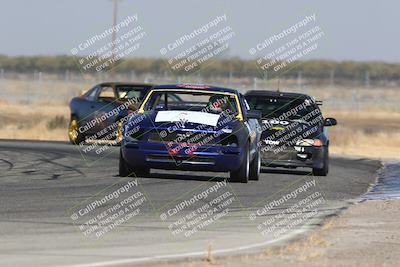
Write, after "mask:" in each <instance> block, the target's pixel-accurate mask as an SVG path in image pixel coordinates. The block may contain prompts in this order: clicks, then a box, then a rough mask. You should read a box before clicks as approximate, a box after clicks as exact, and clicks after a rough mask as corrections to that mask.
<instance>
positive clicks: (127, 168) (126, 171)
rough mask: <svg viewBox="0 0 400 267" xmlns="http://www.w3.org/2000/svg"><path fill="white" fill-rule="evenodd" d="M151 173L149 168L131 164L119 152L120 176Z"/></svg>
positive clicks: (138, 175)
mask: <svg viewBox="0 0 400 267" xmlns="http://www.w3.org/2000/svg"><path fill="white" fill-rule="evenodd" d="M149 175H150V169H149V168H138V167H133V166H131V165H130V164H129V163H128V162H126V161H125V160H124V158H123V157H122V152H120V153H119V176H120V177H135V176H136V177H147V176H149Z"/></svg>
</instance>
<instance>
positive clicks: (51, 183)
mask: <svg viewBox="0 0 400 267" xmlns="http://www.w3.org/2000/svg"><path fill="white" fill-rule="evenodd" d="M118 151H119V148H118V147H111V148H108V149H107V150H106V151H104V152H103V153H101V154H100V155H96V153H94V152H93V151H92V152H87V153H85V152H84V151H83V150H82V148H79V147H77V146H73V145H70V144H68V143H66V142H40V141H12V140H0V203H1V204H0V240H1V243H0V266H112V265H115V266H131V265H135V264H139V263H149V262H150V263H151V262H156V261H158V260H172V259H177V258H182V257H196V256H200V257H201V256H203V255H204V254H205V251H207V250H208V249H209V248H211V250H212V252H213V253H215V254H230V253H244V252H251V251H256V250H261V249H264V248H265V247H266V246H268V245H274V244H280V243H282V242H290V240H293V238H296V237H297V236H299V235H301V234H302V233H305V232H306V231H307V230H310V229H312V228H313V227H315V226H318V225H320V224H321V222H322V221H323V219H325V218H326V217H327V216H332V215H335V214H337V213H338V212H340V210H342V209H344V208H346V207H347V206H348V205H349V203H350V202H351V201H352V200H354V199H357V198H358V197H359V196H361V195H362V194H364V193H365V192H366V191H367V190H368V188H369V187H370V186H371V185H372V184H373V183H374V181H375V178H376V173H377V170H378V169H379V168H380V166H381V163H380V162H379V161H376V160H368V159H355V158H354V159H353V158H352V159H350V158H342V157H332V158H331V164H330V173H329V175H328V176H326V177H314V176H312V174H311V173H310V171H309V170H308V169H304V170H279V169H269V168H263V170H262V175H261V178H260V180H259V181H250V182H249V183H248V184H237V183H229V181H228V182H227V183H226V184H225V183H224V181H225V179H224V178H227V177H228V175H227V174H225V173H206V172H179V171H163V170H156V171H152V174H151V177H149V178H141V177H139V178H134V177H132V178H122V177H119V176H118V153H119V152H118ZM313 182H314V185H311V184H312V183H313ZM135 183H137V184H135ZM127 185H130V186H131V187H130V188H129V189H126V191H125V192H122V191H117V190H119V189H120V188H123V187H124V186H127ZM303 186H305V187H303ZM128 187H129V186H128ZM128 187H126V188H128ZM306 187H308V188H306ZM298 188H303V189H304V190H303V192H300V191H298ZM296 190H297V191H296ZM306 191H307V192H306ZM114 192H119V193H120V195H119V196H118V197H116V195H115V193H114ZM204 192H206V193H207V194H208V195H207V196H206V195H204V194H205V193H204ZM293 192H297V193H296V194H297V195H294V194H293ZM113 193H114V195H113ZM315 193H316V194H315ZM311 194H314V196H319V197H318V199H319V200H320V201H318V202H313V203H314V204H315V205H311V206H310V207H309V208H308V209H304V210H303V212H302V213H301V214H300V213H299V214H298V215H299V216H300V215H304V214H309V216H303V217H301V218H303V220H300V221H298V220H296V218H295V216H294V217H290V218H289V215H290V214H289V213H288V210H285V209H287V208H288V207H293V205H295V204H299V203H300V206H301V205H302V203H303V202H301V200H304V199H306V198H307V196H310V195H311ZM107 196H108V198H107ZM111 196H114V197H113V198H111ZM284 196H286V198H285V199H284V201H283V202H282V203H280V204H279V205H276V206H275V207H274V208H273V209H271V210H267V211H266V210H265V209H263V207H265V206H266V205H267V204H269V203H272V202H273V201H281V200H282V197H284ZM288 196H291V198H290V199H289V198H287V197H288ZM105 198H107V199H106V202H104V205H103V206H98V207H95V208H93V209H91V208H89V210H87V207H88V206H87V204H88V203H93V202H95V201H103V200H104V199H105ZM316 199H317V198H316ZM123 200H126V202H124V203H125V204H126V205H125V206H124V207H121V205H122V204H121V203H122V202H121V201H123ZM140 200H142V202H140ZM211 200H215V202H213V203H211V202H210V201H211ZM129 201H131V202H129ZM143 201H144V202H143ZM128 202H129V203H128ZM97 203H99V202H97ZM182 203H184V204H182ZM274 203H277V202H274ZM310 203H312V202H308V204H310ZM129 204H135V205H133V206H131V209H129V208H128V209H125V208H127V207H128V205H129ZM208 204H210V205H211V206H212V205H213V204H215V206H212V207H210V206H207V205H208ZM303 204H304V203H303ZM306 204H307V203H306ZM182 205H185V206H182ZM218 205H219V206H218ZM304 205H305V204H304ZM122 206H123V205H122ZM85 208H86V213H85ZM300 208H302V209H303V208H304V206H302V207H300ZM281 211H285V212H284V214H285V215H284V216H286V217H285V218H287V220H282V218H283V217H279V214H280V212H281ZM291 211H292V214H295V213H296V212H295V211H293V210H291ZM113 212H117V213H118V212H120V213H118V214H119V215H121V217H119V219H121V218H122V217H124V216H122V214H123V213H124V212H125V213H124V215H128V214H131V217H124V218H129V219H126V221H124V222H122V223H116V222H117V220H118V218H117V219H115V217H113V218H111V217H109V218H110V220H109V221H107V222H108V224H103V225H102V228H90V227H91V226H92V225H96V224H91V225H89V224H85V223H87V221H88V219H90V218H94V217H96V218H98V219H99V221H100V220H101V219H105V218H107V216H110V214H113ZM129 212H131V213H129ZM76 214H78V215H76ZM106 214H107V215H106ZM191 214H192V215H191ZM194 214H195V215H194ZM206 214H208V215H207V216H208V218H206V217H201V216H203V215H204V216H206ZM74 216H75V217H74ZM196 216H197V217H196ZM252 216H253V217H252ZM185 218H186V221H185V223H189V224H188V228H179V227H181V226H182V225H184V224H185V223H183V222H182V220H185ZM196 218H198V220H197V221H196V220H195V219H196ZM210 218H213V220H208V222H207V223H203V224H201V225H200V221H205V220H207V219H210ZM268 218H269V219H271V220H270V221H268V222H267V219H268ZM298 218H300V217H297V219H298ZM203 219H204V220H203ZM273 220H276V221H275V222H273ZM278 220H281V222H282V223H281V224H279V226H280V227H278V228H275V229H273V228H271V229H270V230H269V232H267V233H266V232H265V231H264V232H263V233H264V234H263V233H262V230H265V229H266V228H265V227H264V226H265V225H267V226H272V225H275V226H276V225H277V224H276V222H277V221H278ZM119 222H121V221H119ZM265 222H267V223H266V224H265ZM296 222H297V223H296ZM112 223H114V226H113V227H112V229H111V230H109V231H108V232H102V233H104V234H100V235H99V236H96V231H97V230H98V229H106V228H107V227H108V225H109V224H112ZM263 223H264V226H263ZM196 227H197V228H196ZM178 228H179V229H181V230H182V229H183V230H182V231H177V229H178ZM195 228H196V229H198V231H197V232H196V231H192V232H190V231H188V230H190V229H195ZM88 229H94V230H93V232H90V231H86V230H88ZM96 229H97V230H96ZM107 229H110V227H109V228H107ZM279 229H285V231H279ZM95 230H96V231H95ZM85 231H86V235H85V233H84V232H85Z"/></svg>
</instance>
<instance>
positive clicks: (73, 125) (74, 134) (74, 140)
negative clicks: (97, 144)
mask: <svg viewBox="0 0 400 267" xmlns="http://www.w3.org/2000/svg"><path fill="white" fill-rule="evenodd" d="M68 137H69V141H70V142H71V144H73V145H79V144H80V143H83V142H84V141H85V135H84V134H82V133H80V132H79V124H78V119H77V118H75V117H71V120H70V122H69V126H68Z"/></svg>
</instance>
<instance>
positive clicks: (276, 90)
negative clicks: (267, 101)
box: [276, 78, 281, 93]
mask: <svg viewBox="0 0 400 267" xmlns="http://www.w3.org/2000/svg"><path fill="white" fill-rule="evenodd" d="M280 81H281V80H280V79H279V78H278V89H276V91H277V92H278V93H279V83H280Z"/></svg>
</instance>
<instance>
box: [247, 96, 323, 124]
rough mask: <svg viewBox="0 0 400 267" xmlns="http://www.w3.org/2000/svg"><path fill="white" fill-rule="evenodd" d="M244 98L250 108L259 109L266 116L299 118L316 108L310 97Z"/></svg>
mask: <svg viewBox="0 0 400 267" xmlns="http://www.w3.org/2000/svg"><path fill="white" fill-rule="evenodd" d="M246 100H247V102H248V104H249V106H250V108H251V109H256V110H259V111H261V112H262V116H263V117H266V118H277V117H280V116H285V117H286V119H300V118H302V117H303V116H305V115H307V114H308V113H310V112H312V111H313V110H315V109H318V106H317V105H315V104H314V103H313V102H312V101H311V100H310V99H301V98H286V97H267V96H262V97H260V96H248V97H247V98H246ZM300 107H303V108H300Z"/></svg>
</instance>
